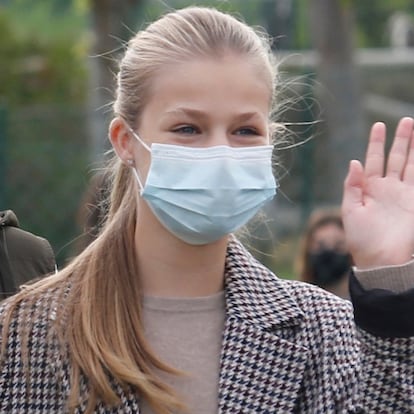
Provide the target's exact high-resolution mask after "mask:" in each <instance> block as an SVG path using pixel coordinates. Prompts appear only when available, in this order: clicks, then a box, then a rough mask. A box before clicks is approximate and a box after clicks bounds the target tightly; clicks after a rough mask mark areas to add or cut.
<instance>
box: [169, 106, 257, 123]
mask: <svg viewBox="0 0 414 414" xmlns="http://www.w3.org/2000/svg"><path fill="white" fill-rule="evenodd" d="M182 114H185V115H189V116H191V117H195V118H202V119H206V118H208V114H207V113H206V112H204V111H201V110H198V109H193V108H185V107H180V108H177V109H173V110H171V111H167V112H165V115H182ZM236 117H237V119H238V120H239V121H247V120H249V119H251V118H254V117H258V118H260V119H262V116H261V115H260V113H259V112H243V113H241V114H237V115H236Z"/></svg>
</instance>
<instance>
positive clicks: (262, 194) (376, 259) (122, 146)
mask: <svg viewBox="0 0 414 414" xmlns="http://www.w3.org/2000/svg"><path fill="white" fill-rule="evenodd" d="M274 68H275V65H274V62H272V61H271V58H270V53H269V47H268V46H267V44H266V43H265V41H264V40H263V39H262V38H260V37H259V36H258V35H257V34H256V33H255V32H254V31H253V30H252V29H251V28H249V27H247V26H246V25H245V24H243V23H241V22H239V21H237V20H236V19H234V18H233V17H231V16H229V15H226V14H223V13H221V12H218V11H216V10H213V9H207V8H187V9H183V10H180V11H177V12H172V13H169V14H167V15H166V16H164V17H162V18H161V19H159V20H158V21H156V22H155V23H153V24H151V25H149V26H148V28H147V29H146V30H144V31H141V32H139V33H138V34H137V35H136V36H135V37H134V38H133V39H132V40H131V41H130V43H129V45H128V49H127V50H126V53H125V56H124V58H123V59H122V61H121V64H120V71H119V74H118V89H117V95H116V100H115V103H114V112H115V117H114V120H113V121H112V123H111V126H110V131H109V135H110V139H111V141H112V144H113V147H114V150H115V153H116V161H115V163H114V166H113V171H114V174H113V183H112V194H111V200H110V203H111V205H110V211H109V214H108V218H107V222H106V224H105V226H104V228H103V229H102V233H101V234H100V236H99V237H98V238H97V239H96V240H95V241H94V242H93V243H92V244H90V245H89V246H88V247H87V248H86V249H85V251H84V252H82V253H81V254H80V255H79V256H78V257H77V258H76V259H74V260H73V261H72V262H71V263H70V264H69V265H68V266H67V267H66V268H65V269H63V270H62V271H61V272H59V273H58V274H57V275H54V276H52V277H50V278H48V279H46V280H43V281H41V282H39V283H37V284H34V285H32V286H30V287H27V288H26V289H25V290H24V291H22V292H21V293H19V294H18V295H17V296H14V297H13V298H11V299H8V300H7V301H6V302H5V303H4V304H3V308H2V311H1V324H2V339H1V344H2V350H1V352H2V353H1V371H0V395H1V398H0V412H5V413H15V414H17V413H19V414H20V413H40V412H42V413H43V412H44V413H50V412H54V413H57V412H59V413H66V412H72V413H102V414H103V413H138V412H139V413H145V414H146V413H182V412H189V413H217V412H220V413H228V414H230V413H232V414H233V413H249V414H251V413H309V414H311V413H312V414H314V413H339V412H341V413H357V412H358V413H361V412H365V413H374V412H401V413H402V412H410V411H411V410H412V403H413V396H414V357H413V355H414V353H413V349H414V340H413V338H412V337H411V336H412V335H413V334H414V326H413V322H412V320H413V319H412V317H411V314H412V313H411V312H412V310H413V309H412V308H413V304H412V303H413V302H414V301H413V300H412V299H413V297H414V293H413V291H412V290H411V291H408V289H411V288H412V286H413V278H414V264H413V263H412V262H411V254H412V253H413V251H414V231H413V230H414V202H413V201H414V149H413V148H412V144H409V143H410V142H411V141H412V135H413V124H414V121H413V119H411V118H405V119H403V120H402V121H401V122H400V124H399V126H398V129H397V133H396V138H395V140H394V146H393V149H392V150H391V153H390V156H389V161H388V166H387V172H386V174H385V175H383V164H384V156H383V148H384V137H385V131H384V126H383V124H380V123H379V124H375V125H374V127H373V129H372V132H371V138H370V144H369V148H368V154H367V160H366V163H365V167H362V165H361V164H360V163H359V162H357V161H352V163H351V165H350V171H349V175H348V177H347V179H346V182H345V187H344V201H343V218H344V224H345V230H346V234H347V241H348V244H349V246H350V249H351V252H352V254H353V256H354V260H355V264H356V267H357V271H356V277H354V278H353V279H352V282H351V283H352V290H353V295H354V306H355V320H356V324H355V322H354V315H353V313H352V309H351V306H350V304H349V303H348V302H346V301H342V300H341V299H339V298H336V297H334V296H333V295H328V294H327V293H326V292H324V291H323V290H321V289H319V288H317V287H314V286H311V285H308V284H303V283H299V282H289V281H284V280H280V279H278V278H277V277H276V276H275V275H273V274H272V273H271V272H270V271H269V270H267V269H266V268H264V267H263V266H262V265H261V264H260V263H258V262H257V261H256V260H255V259H254V258H253V257H252V256H251V255H249V253H248V252H247V251H246V250H245V248H244V247H243V246H242V245H241V244H240V243H239V242H238V241H237V239H236V238H235V237H234V236H232V235H231V234H232V232H234V231H235V230H237V229H238V228H240V227H241V226H242V225H244V224H245V223H246V222H247V221H248V220H249V219H250V218H251V217H252V216H253V215H254V214H255V212H256V211H257V210H258V209H259V208H260V206H261V205H263V203H265V202H266V201H267V200H269V199H271V198H272V197H273V195H274V193H275V188H276V183H275V181H274V178H273V176H272V174H271V153H272V147H271V131H272V130H273V129H274V128H273V126H272V124H271V122H270V121H269V114H270V113H271V105H272V102H273V91H274V86H275V85H274V79H275V78H274V75H275V74H274V73H273V70H274ZM378 288H381V289H382V290H378ZM378 292H379V293H378ZM384 304H385V306H383V305H384ZM361 310H362V311H363V312H361ZM404 312H406V313H404ZM408 312H410V316H407V315H408ZM372 315H376V316H378V321H377V319H375V318H372V317H371V316H372Z"/></svg>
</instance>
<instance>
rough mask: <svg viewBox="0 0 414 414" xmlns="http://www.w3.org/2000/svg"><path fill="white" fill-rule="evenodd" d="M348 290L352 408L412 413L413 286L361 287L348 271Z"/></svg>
mask: <svg viewBox="0 0 414 414" xmlns="http://www.w3.org/2000/svg"><path fill="white" fill-rule="evenodd" d="M350 293H351V298H352V303H353V307H354V322H355V328H354V329H355V337H356V339H357V341H358V344H359V345H358V346H359V360H360V364H361V369H360V384H359V386H358V398H357V404H356V405H357V411H356V412H363V413H414V289H410V290H408V291H405V292H401V293H394V292H392V291H387V290H384V289H370V290H366V289H364V288H363V287H362V285H361V284H360V283H359V281H358V279H357V278H356V277H355V276H354V275H351V278H350ZM358 410H359V411H358Z"/></svg>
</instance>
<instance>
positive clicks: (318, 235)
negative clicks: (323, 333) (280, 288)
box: [297, 209, 353, 299]
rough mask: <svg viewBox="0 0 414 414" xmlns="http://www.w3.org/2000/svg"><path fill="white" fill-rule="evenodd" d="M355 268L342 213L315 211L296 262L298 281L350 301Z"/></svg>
mask: <svg viewBox="0 0 414 414" xmlns="http://www.w3.org/2000/svg"><path fill="white" fill-rule="evenodd" d="M352 265H353V262H352V257H351V255H350V254H349V252H348V249H347V247H346V243H345V233H344V229H343V224H342V219H341V215H340V213H339V212H338V211H336V210H322V209H321V210H316V211H315V212H314V213H313V214H312V215H311V217H310V219H309V221H308V225H307V229H306V231H305V233H304V235H303V240H302V246H301V250H300V254H299V256H298V259H297V269H298V275H299V278H300V279H301V280H302V281H305V282H308V283H312V284H315V285H317V286H320V287H321V288H323V289H325V290H328V291H330V292H332V293H334V294H336V295H337V296H340V297H342V298H346V299H348V298H349V290H348V276H349V272H350V270H351V267H352Z"/></svg>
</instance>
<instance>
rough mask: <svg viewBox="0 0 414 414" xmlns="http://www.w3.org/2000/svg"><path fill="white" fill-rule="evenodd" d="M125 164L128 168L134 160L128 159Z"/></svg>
mask: <svg viewBox="0 0 414 414" xmlns="http://www.w3.org/2000/svg"><path fill="white" fill-rule="evenodd" d="M126 162H127V164H128V165H129V166H130V167H132V166H133V165H134V160H131V159H129V160H126Z"/></svg>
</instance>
